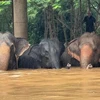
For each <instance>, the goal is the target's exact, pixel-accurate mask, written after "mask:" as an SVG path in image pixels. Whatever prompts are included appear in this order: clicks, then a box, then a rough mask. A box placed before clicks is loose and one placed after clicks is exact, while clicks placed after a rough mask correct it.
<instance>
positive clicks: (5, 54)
mask: <svg viewBox="0 0 100 100" xmlns="http://www.w3.org/2000/svg"><path fill="white" fill-rule="evenodd" d="M16 68H17V64H16V56H15V37H14V36H13V35H12V34H11V33H9V32H5V33H0V70H11V69H16Z"/></svg>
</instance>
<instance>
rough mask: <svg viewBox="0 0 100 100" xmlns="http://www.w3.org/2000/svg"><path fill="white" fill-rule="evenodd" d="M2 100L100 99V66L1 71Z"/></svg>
mask: <svg viewBox="0 0 100 100" xmlns="http://www.w3.org/2000/svg"><path fill="white" fill-rule="evenodd" d="M0 100H100V68H93V69H89V70H84V69H81V68H79V67H77V68H71V69H37V70H14V71H0Z"/></svg>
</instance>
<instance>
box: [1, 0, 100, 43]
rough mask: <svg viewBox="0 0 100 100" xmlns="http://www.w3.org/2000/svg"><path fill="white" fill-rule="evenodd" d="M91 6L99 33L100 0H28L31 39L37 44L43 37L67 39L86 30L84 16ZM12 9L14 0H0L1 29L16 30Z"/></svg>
mask: <svg viewBox="0 0 100 100" xmlns="http://www.w3.org/2000/svg"><path fill="white" fill-rule="evenodd" d="M88 10H91V11H92V14H93V16H94V17H95V18H96V27H95V28H96V33H97V34H100V0H27V18H28V41H29V42H30V43H31V44H35V43H39V41H40V40H41V39H42V38H53V37H57V38H58V39H59V40H60V41H61V42H66V43H68V42H69V41H70V40H72V39H74V38H77V37H78V36H80V35H81V34H83V33H84V32H85V24H82V20H83V18H84V16H85V15H86V14H87V11H88ZM12 12H13V9H12V1H11V0H0V31H2V32H5V31H9V32H11V33H13V14H12Z"/></svg>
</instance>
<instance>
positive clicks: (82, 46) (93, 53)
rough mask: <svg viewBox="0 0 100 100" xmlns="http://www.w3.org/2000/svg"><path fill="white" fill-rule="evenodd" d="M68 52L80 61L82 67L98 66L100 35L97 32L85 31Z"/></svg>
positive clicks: (71, 44) (69, 47)
mask: <svg viewBox="0 0 100 100" xmlns="http://www.w3.org/2000/svg"><path fill="white" fill-rule="evenodd" d="M67 50H68V54H69V55H70V56H72V57H73V58H75V59H77V60H78V61H79V62H80V65H81V67H82V68H89V65H90V67H91V66H92V67H93V66H98V63H99V59H100V36H99V35H97V34H96V33H84V34H83V35H82V36H80V37H79V38H78V39H76V40H75V41H73V42H71V43H70V44H69V45H68V47H67Z"/></svg>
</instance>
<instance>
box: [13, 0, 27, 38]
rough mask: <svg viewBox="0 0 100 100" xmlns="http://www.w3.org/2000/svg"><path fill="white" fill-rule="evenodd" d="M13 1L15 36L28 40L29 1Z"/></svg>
mask: <svg viewBox="0 0 100 100" xmlns="http://www.w3.org/2000/svg"><path fill="white" fill-rule="evenodd" d="M12 1H13V21H14V22H13V24H14V25H13V26H14V36H15V37H22V38H26V39H27V37H28V35H27V0H12Z"/></svg>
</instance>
